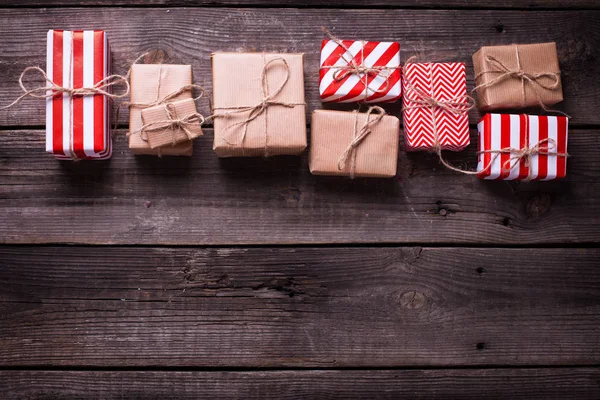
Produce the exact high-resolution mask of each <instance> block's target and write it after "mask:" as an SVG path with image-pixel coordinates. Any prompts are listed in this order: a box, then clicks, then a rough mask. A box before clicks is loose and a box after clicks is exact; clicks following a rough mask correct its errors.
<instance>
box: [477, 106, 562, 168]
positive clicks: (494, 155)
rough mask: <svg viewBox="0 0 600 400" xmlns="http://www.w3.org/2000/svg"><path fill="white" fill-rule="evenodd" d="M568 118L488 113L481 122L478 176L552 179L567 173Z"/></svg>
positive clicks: (478, 128)
mask: <svg viewBox="0 0 600 400" xmlns="http://www.w3.org/2000/svg"><path fill="white" fill-rule="evenodd" d="M568 124H569V119H568V118H567V117H562V116H537V115H524V114H521V115H509V114H486V115H485V116H484V117H483V118H482V119H481V121H480V122H479V124H478V125H477V130H478V131H479V162H478V164H477V171H478V172H479V174H478V175H477V176H478V177H480V178H482V179H499V180H550V179H557V178H564V177H565V176H566V174H567V136H568Z"/></svg>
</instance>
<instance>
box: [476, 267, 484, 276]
mask: <svg viewBox="0 0 600 400" xmlns="http://www.w3.org/2000/svg"><path fill="white" fill-rule="evenodd" d="M475 271H477V273H478V274H483V273H485V268H483V267H478V268H477V269H476V270H475Z"/></svg>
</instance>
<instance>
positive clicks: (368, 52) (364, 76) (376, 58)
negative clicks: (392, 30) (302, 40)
mask: <svg viewBox="0 0 600 400" xmlns="http://www.w3.org/2000/svg"><path fill="white" fill-rule="evenodd" d="M341 43H342V44H343V45H344V46H346V48H347V49H348V50H346V49H344V47H343V46H340V45H339V44H338V43H336V41H334V40H323V43H322V45H321V64H320V65H321V68H320V70H319V74H320V77H319V93H320V95H321V99H322V100H323V101H325V102H338V103H349V102H356V101H360V102H366V103H382V102H392V101H396V100H398V99H399V98H400V97H401V95H402V87H401V83H400V44H399V43H397V42H367V41H362V40H342V41H341ZM351 61H353V62H354V63H355V65H357V66H359V67H366V68H372V67H385V69H381V70H380V71H367V72H363V73H360V74H357V73H353V72H352V71H351V70H350V69H347V68H344V67H347V66H349V65H350V63H351ZM329 67H340V68H329ZM346 71H350V72H351V73H347V74H346V73H344V72H346ZM344 75H345V76H344ZM338 78H341V79H338ZM365 80H366V82H367V85H366V86H367V87H365Z"/></svg>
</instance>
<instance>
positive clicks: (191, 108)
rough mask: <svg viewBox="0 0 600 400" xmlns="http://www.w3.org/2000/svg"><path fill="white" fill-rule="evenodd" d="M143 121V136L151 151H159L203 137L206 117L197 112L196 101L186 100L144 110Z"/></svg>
mask: <svg viewBox="0 0 600 400" xmlns="http://www.w3.org/2000/svg"><path fill="white" fill-rule="evenodd" d="M142 121H143V122H144V128H143V129H142V132H141V134H142V135H145V136H146V138H147V140H148V145H149V146H150V148H151V149H157V148H160V147H163V146H175V145H176V144H178V143H181V142H185V141H188V140H194V139H196V138H197V137H199V136H202V123H203V122H204V117H202V115H200V114H198V112H197V111H196V103H195V102H194V99H185V100H179V101H174V102H167V103H165V104H160V105H157V106H154V107H149V108H145V109H143V110H142Z"/></svg>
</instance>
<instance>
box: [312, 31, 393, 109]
mask: <svg viewBox="0 0 600 400" xmlns="http://www.w3.org/2000/svg"><path fill="white" fill-rule="evenodd" d="M321 29H322V30H323V32H325V34H326V35H327V36H328V37H329V39H331V40H332V41H333V42H335V43H336V44H337V45H338V46H340V47H341V48H342V49H344V53H343V54H342V55H341V58H342V59H343V60H344V61H345V62H346V64H345V65H324V66H321V68H322V69H334V70H335V72H334V73H333V79H334V80H335V81H338V82H339V81H341V80H343V79H345V78H346V77H348V76H350V75H356V76H358V78H359V79H360V80H361V82H362V84H363V86H364V87H365V97H364V99H363V100H364V101H367V100H368V98H369V95H370V94H369V92H370V93H371V94H375V93H385V92H387V91H388V90H389V87H390V76H391V73H392V72H393V71H394V70H397V69H398V68H399V67H386V66H383V65H382V66H372V67H367V66H365V65H364V62H365V43H366V42H365V41H364V40H361V41H360V43H361V46H360V62H356V61H355V60H354V57H353V56H352V53H351V52H350V48H348V46H346V45H345V44H344V42H342V41H341V40H340V39H338V38H337V37H335V36H333V35H332V34H331V33H330V32H329V31H328V30H327V29H326V28H325V27H321ZM347 55H350V59H348V58H347ZM384 71H385V72H386V73H385V74H382V72H384ZM371 74H375V75H376V76H377V75H379V76H382V77H383V78H385V86H384V87H383V88H380V89H372V88H370V87H369V75H371Z"/></svg>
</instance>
